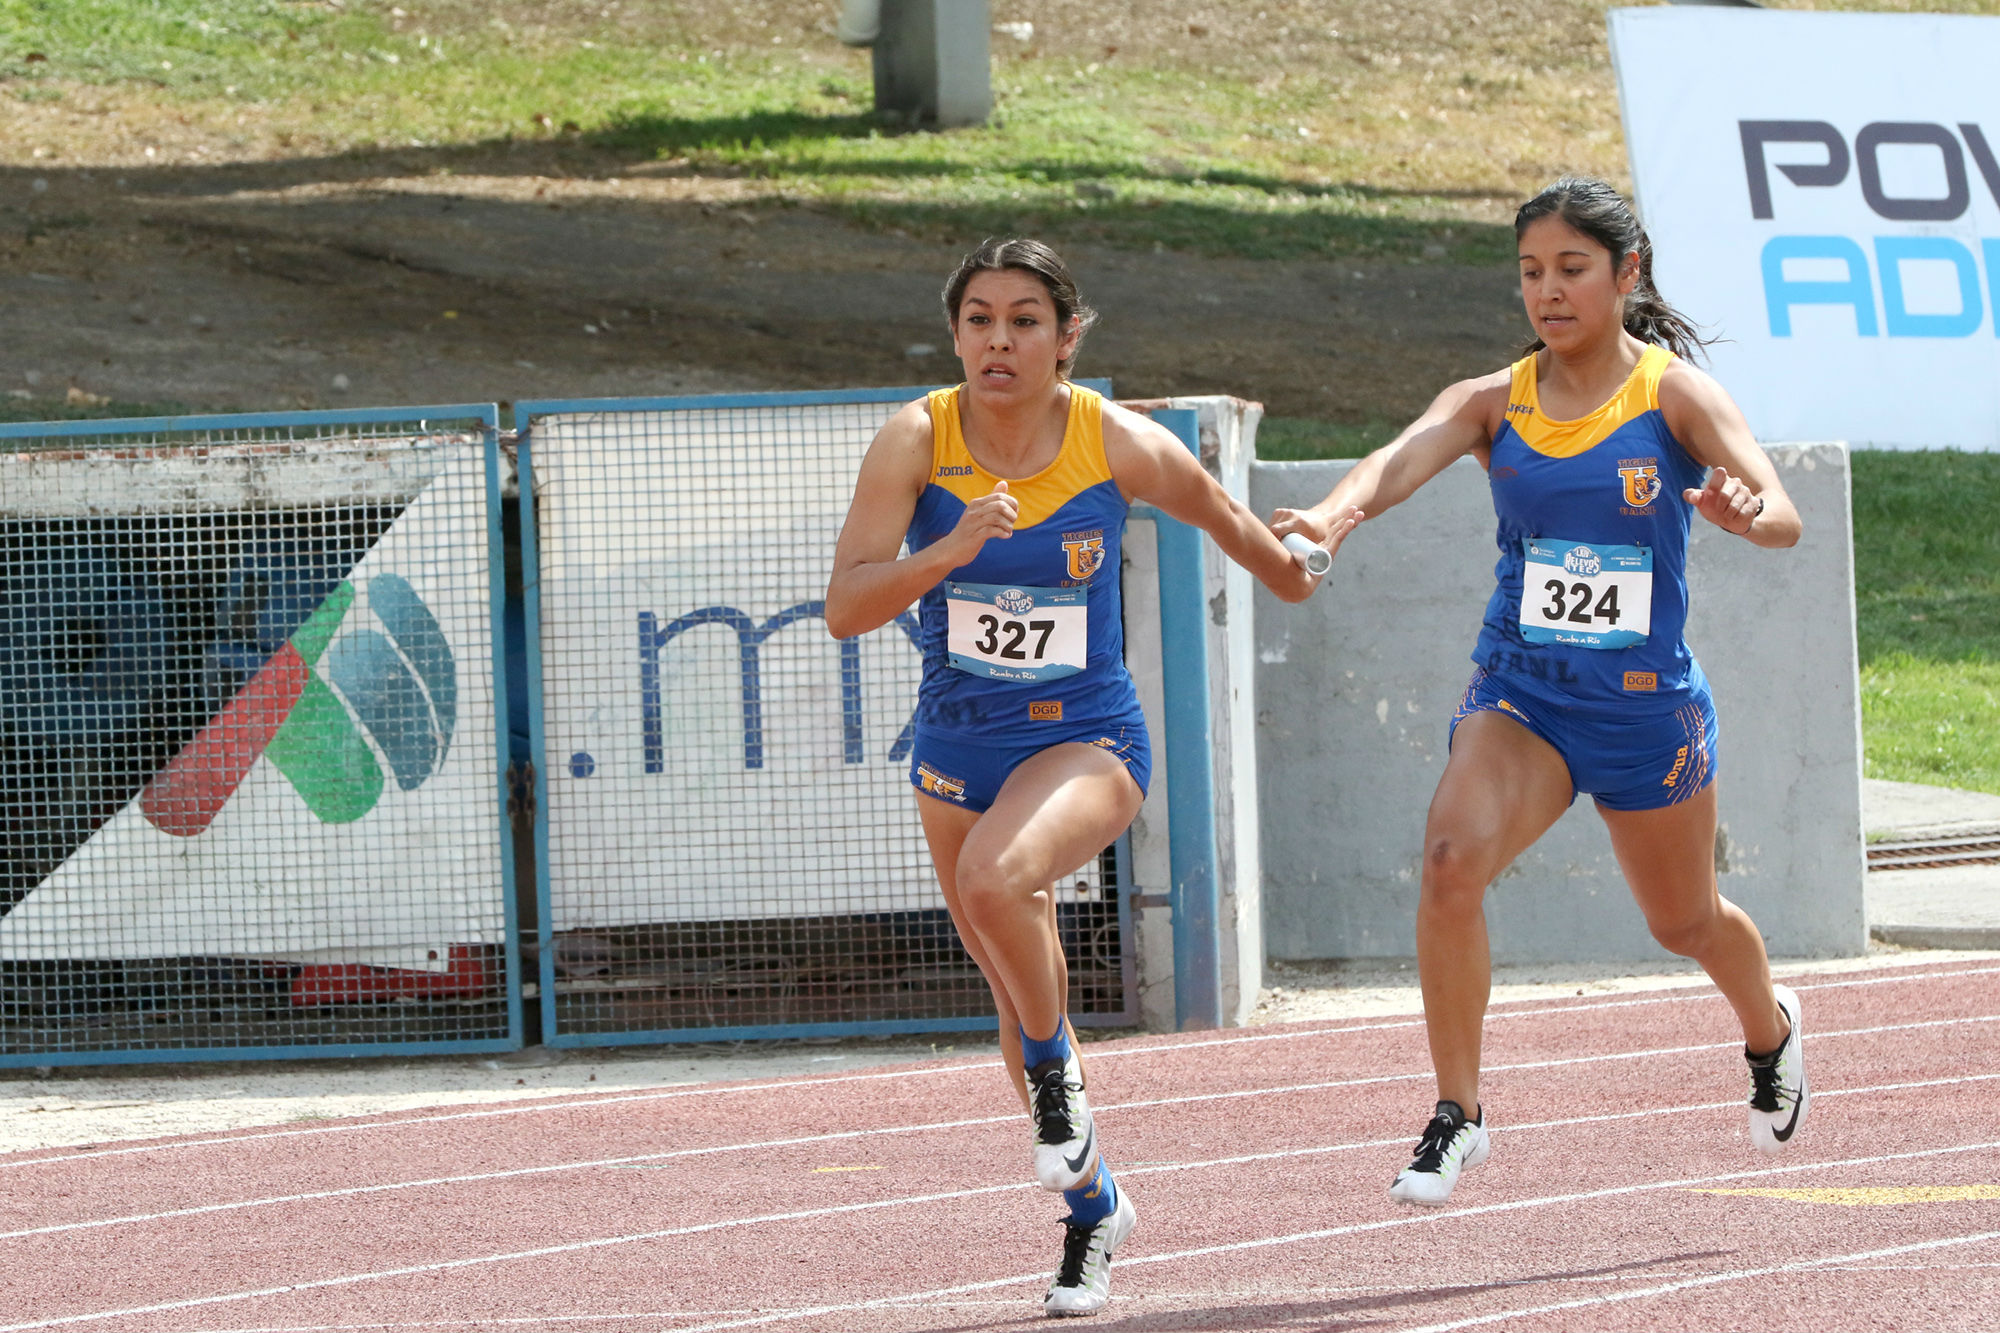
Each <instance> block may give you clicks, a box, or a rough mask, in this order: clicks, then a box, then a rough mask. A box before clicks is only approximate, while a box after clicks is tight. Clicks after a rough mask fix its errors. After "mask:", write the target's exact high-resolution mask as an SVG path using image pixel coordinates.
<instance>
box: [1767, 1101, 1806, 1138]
mask: <svg viewBox="0 0 2000 1333" xmlns="http://www.w3.org/2000/svg"><path fill="white" fill-rule="evenodd" d="M1805 1104H1806V1090H1805V1089H1804V1088H1800V1089H1799V1095H1798V1097H1797V1098H1796V1099H1795V1100H1794V1101H1793V1102H1792V1118H1791V1119H1790V1120H1787V1121H1786V1122H1785V1127H1784V1128H1783V1129H1774V1130H1772V1131H1771V1137H1772V1138H1774V1139H1776V1140H1777V1141H1778V1142H1780V1143H1788V1142H1790V1141H1791V1137H1792V1132H1793V1131H1794V1130H1796V1129H1797V1128H1798V1127H1799V1112H1800V1110H1801V1109H1803V1108H1804V1106H1805Z"/></svg>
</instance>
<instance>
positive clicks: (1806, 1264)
mask: <svg viewBox="0 0 2000 1333" xmlns="http://www.w3.org/2000/svg"><path fill="white" fill-rule="evenodd" d="M1988 1240H2000V1231H1980V1232H1975V1233H1973V1234H1972V1235H1969V1236H1946V1237H1944V1238H1942V1239H1939V1240H1922V1241H1916V1242H1914V1243H1912V1244H1909V1245H1894V1246H1891V1247H1889V1248H1888V1249H1882V1250H1863V1251H1860V1252H1858V1253H1855V1254H1832V1255H1827V1256H1825V1257H1823V1258H1819V1259H1797V1260H1794V1261H1793V1262H1791V1263H1788V1264H1772V1265H1770V1266H1769V1267H1766V1268H1739V1269H1737V1270H1736V1271H1735V1272H1733V1273H1706V1274H1703V1275H1702V1276H1701V1277H1691V1278H1683V1279H1682V1280H1681V1281H1679V1282H1663V1283H1660V1284H1659V1285H1657V1286H1652V1287H1642V1288H1639V1289H1638V1290H1635V1291H1614V1292H1604V1293H1602V1294H1600V1295H1596V1296H1582V1297H1579V1298H1577V1299H1576V1300H1572V1301H1556V1302H1554V1303H1552V1304H1549V1305H1534V1306H1524V1307H1522V1308H1520V1309H1516V1310H1504V1311H1499V1312H1496V1313H1494V1314H1483V1315H1475V1316H1473V1317H1471V1318H1468V1319H1454V1320H1451V1321H1449V1322H1447V1323H1442V1324H1424V1325H1422V1326H1420V1327H1417V1328H1410V1329H1403V1330H1400V1333H1452V1330H1454V1329H1460V1328H1476V1327H1478V1326H1479V1325H1481V1324H1502V1323H1506V1322H1508V1321H1509V1320H1514V1319H1530V1318H1533V1317H1534V1316H1535V1315H1544V1314H1556V1313H1559V1312H1561V1311H1563V1310H1592V1309H1598V1308H1600V1307H1602V1306H1606V1305H1616V1304H1618V1303H1620V1302H1623V1301H1637V1300H1645V1299H1647V1298H1648V1297H1652V1296H1667V1295H1671V1294H1673V1293H1674V1292H1677V1291H1687V1290H1689V1289H1690V1288H1693V1287H1712V1286H1715V1285H1717V1284H1719V1283H1723V1282H1743V1281H1747V1280H1748V1279H1750V1278H1758V1277H1780V1276H1783V1275H1786V1274H1790V1273H1805V1272H1810V1271H1811V1270H1813V1269H1815V1268H1824V1267H1826V1266H1828V1265H1830V1264H1852V1263H1859V1262H1862V1261H1863V1260H1867V1259H1892V1258H1895V1257H1896V1256H1898V1255H1904V1254H1922V1253H1924V1252H1926V1251H1929V1250H1941V1249H1946V1248H1949V1247H1950V1246H1953V1245H1976V1244H1978V1243H1979V1242H1981V1241H1988Z"/></svg>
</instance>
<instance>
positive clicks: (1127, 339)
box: [0, 143, 1526, 421]
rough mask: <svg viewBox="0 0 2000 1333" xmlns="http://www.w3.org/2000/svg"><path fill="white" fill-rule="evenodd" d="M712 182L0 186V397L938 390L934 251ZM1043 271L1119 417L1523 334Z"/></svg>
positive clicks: (1197, 276)
mask: <svg viewBox="0 0 2000 1333" xmlns="http://www.w3.org/2000/svg"><path fill="white" fill-rule="evenodd" d="M621 173H624V174H621ZM741 188H742V186H741V184H740V183H739V182H734V181H730V180H726V179H725V180H718V179H714V178H692V177H688V176H685V175H676V174H675V173H674V172H673V171H672V170H671V168H667V167H662V166H660V165H659V164H646V165H644V166H638V167H635V166H633V165H631V164H629V163H626V164H621V163H619V162H618V161H615V160H612V159H610V158H608V157H605V156H603V155H602V154H600V153H595V152H594V151H593V150H588V149H584V148H580V147H579V148H571V147H568V146H564V145H542V144H533V143H523V144H518V145H513V146H511V147H500V148H496V149H493V150H490V151H488V152H486V153H485V154H484V155H483V156H478V155H468V152H467V151H466V150H458V149H452V150H407V151H398V152H395V153H389V154H382V155H372V156H371V155H349V156H342V157H336V158H320V159H310V158H308V159H292V160H288V161H277V162H268V163H255V164H229V165H218V166H214V167H199V166H173V167H157V168H155V167H135V166H114V167H96V168H92V167H85V166H78V165H74V164H70V163H65V164H62V165H61V166H57V165H55V164H48V165H47V166H46V167H44V166H43V165H42V164H37V163H29V164H26V165H21V166H14V167H0V327H4V328H6V329H7V330H9V332H10V336H9V337H8V338H7V339H6V340H5V343H4V348H5V350H4V353H0V392H8V393H12V394H13V395H14V396H15V397H16V398H20V399H28V400H30V401H43V400H50V399H53V400H57V401H60V400H62V399H63V398H64V397H65V396H66V395H67V394H68V392H69V390H70V389H71V388H72V387H74V388H75V389H77V390H78V391H79V392H80V393H84V394H94V395H100V396H104V397H109V398H112V399H115V400H118V401H121V402H133V403H164V404H179V405H183V406H185V407H187V408H189V409H192V410H239V411H258V410H277V409H291V408H297V407H364V406H399V405H406V404H424V403H449V402H467V401H492V400H496V399H498V400H503V401H507V400H513V399H517V398H524V397H595V396H606V395H631V394H670V393H702V392H714V391H722V390H751V389H807V388H835V387H859V386H877V385H904V384H924V383H935V382H940V381H945V380H948V379H952V378H955V377H956V373H957V371H956V362H955V361H954V360H953V359H952V358H951V356H950V355H949V344H948V339H947V336H946V330H945V327H944V319H943V315H942V313H941V308H940V306H939V304H938V297H937V292H938V288H939V287H940V285H941V284H942V280H943V276H944V274H945V272H946V271H947V270H948V269H949V268H950V266H951V265H952V263H953V262H954V261H955V260H956V259H957V256H958V253H959V251H960V249H961V248H962V247H961V245H960V244H958V243H956V242H954V243H949V244H947V243H941V242H938V241H934V240H925V239H918V238H913V237H909V236H904V235H899V234H895V233H885V232H872V231H866V230H862V229H859V228H857V227H855V226H852V225H849V224H847V223H845V222H844V221H842V220H839V219H837V218H834V217H831V216H829V215H827V214H825V213H821V212H817V211H814V210H812V209H808V208H800V207H770V206H757V205H754V204H751V203H748V202H747V201H745V200H744V199H743V198H742V197H741V196H740V194H739V193H738V192H739V191H740V190H741ZM977 239H978V238H977V237H966V238H964V242H965V244H970V243H971V242H973V241H976V240H977ZM1069 257H1070V259H1071V262H1072V264H1073V265H1074V267H1075V268H1076V269H1077V271H1078V274H1079V278H1080V281H1081V282H1082V284H1083V290H1084V293H1085V296H1086V298H1087V299H1089V300H1090V301H1091V302H1092V303H1093V304H1095V305H1096V306H1097V307H1098V309H1099V310H1100V311H1101V312H1102V313H1103V321H1102V323H1101V324H1100V325H1099V327H1098V329H1097V330H1096V331H1095V332H1094V333H1093V334H1092V335H1091V337H1090V340H1089V343H1088V345H1087V347H1086V348H1085V350H1084V353H1083V357H1082V361H1081V373H1083V374H1086V375H1092V376H1109V377H1111V379H1112V380H1113V381H1114V383H1115V386H1116V389H1117V391H1118V393H1119V394H1120V395H1121V396H1128V397H1151V396H1156V395H1165V394H1187V393H1232V394H1236V395H1239V396H1241V397H1246V398H1252V399H1256V400H1259V401H1262V402H1263V403H1265V404H1266V406H1267V409H1268V410H1269V411H1270V412H1271V413H1273V414H1274V415H1280V416H1291V417H1316V418H1325V419H1330V420H1341V421H1365V420H1371V419H1382V418H1387V419H1401V418H1407V417H1409V416H1410V415H1413V414H1414V413H1415V412H1417V411H1419V410H1421V408H1422V407H1423V406H1424V404H1425V403H1426V402H1428V401H1429V398H1430V397H1431V395H1433V394H1434V393H1435V392H1436V391H1437V390H1438V389H1439V388H1441V387H1442V386H1443V385H1444V384H1445V383H1447V382H1449V381H1450V380H1452V379H1454V378H1458V377H1461V376H1464V375H1467V374H1471V373H1474V372H1476V371H1483V370H1486V369H1490V368H1492V367H1494V366H1497V365H1500V364H1502V363H1504V362H1505V361H1506V360H1507V359H1509V357H1510V355H1511V353H1512V351H1513V349H1514V348H1515V347H1516V346H1518V344H1519V342H1520V341H1521V339H1522V337H1523V335H1524V333H1525V330H1526V326H1525V322H1524V320H1523V319H1522V317H1521V314H1520V308H1519V303H1518V295H1517V293H1516V291H1515V287H1514V283H1513V279H1512V275H1511V274H1510V273H1508V272H1506V271H1504V270H1495V271H1485V270H1468V269H1465V268H1461V267H1454V266H1451V265H1448V264H1445V263H1443V262H1441V261H1440V262H1422V263H1412V262H1409V261H1406V260H1388V261H1385V260H1381V259H1375V260H1368V261H1352V260H1340V259H1331V258H1330V259H1327V260H1318V261H1310V262H1257V261H1244V260H1230V259H1210V258H1202V257H1198V256H1191V255H1186V254H1179V253H1173V252H1163V251H1162V252H1141V253H1134V252H1131V251H1126V250H1121V249H1114V248H1109V247H1097V248H1082V249H1075V250H1072V251H1071V253H1070V255H1069Z"/></svg>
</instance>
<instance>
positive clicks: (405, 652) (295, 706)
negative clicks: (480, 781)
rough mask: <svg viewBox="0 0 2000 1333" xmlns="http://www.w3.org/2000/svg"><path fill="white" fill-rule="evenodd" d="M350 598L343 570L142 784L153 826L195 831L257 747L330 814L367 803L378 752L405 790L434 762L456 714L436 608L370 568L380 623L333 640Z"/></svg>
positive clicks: (143, 804)
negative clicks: (315, 607) (250, 673)
mask: <svg viewBox="0 0 2000 1333" xmlns="http://www.w3.org/2000/svg"><path fill="white" fill-rule="evenodd" d="M353 605H354V585H353V584H351V583H348V582H345V581H343V582H342V583H341V584H340V586H339V587H337V588H335V589H334V590H333V593H332V595H330V596H329V597H328V598H327V599H326V600H325V601H324V602H322V603H321V604H320V606H319V609H318V610H316V611H314V612H313V613H312V615H311V616H309V617H308V618H307V619H306V622H305V623H304V624H303V625H301V626H299V628H298V631H297V632H296V633H294V634H293V635H292V637H291V638H290V639H289V640H288V641H286V643H285V645H284V646H283V647H282V648H280V649H279V650H278V651H277V652H275V653H273V654H272V655H271V658H270V660H269V661H267V662H266V663H265V664H264V666H263V668H262V669H261V670H260V671H258V672H257V674H256V675H255V676H253V677H251V679H250V681H249V683H248V684H246V685H244V687H243V688H242V689H241V690H239V691H237V693H236V696H235V697H234V698H233V699H231V700H230V701H229V703H228V704H227V705H225V706H224V708H223V710H222V711H221V712H220V713H218V714H216V715H215V716H214V717H213V718H211V719H210V720H209V722H208V725H206V726H204V727H203V728H202V729H201V730H200V731H199V732H197V733H196V734H195V737H194V739H193V740H191V741H189V742H188V743H187V745H186V746H185V747H184V748H183V749H182V750H181V752H180V753H179V754H177V755H175V756H174V757H173V760H172V761H171V762H170V763H168V764H167V766H166V767H165V768H164V769H162V770H161V771H160V773H159V775H158V776H157V777H155V778H154V779H153V781H152V782H151V783H149V784H148V785H147V787H146V790H145V791H144V792H143V793H142V794H141V796H140V798H139V808H140V810H141V811H142V812H143V813H144V814H145V816H146V819H147V821H148V822H150V823H151V824H152V825H153V827H154V828H157V829H159V830H160V831H161V832H162V833H169V834H172V835H173V836H174V837H177V838H192V837H194V836H195V835H196V834H198V833H200V832H202V831H203V830H204V829H206V828H207V827H208V826H209V824H210V823H211V822H213V820H214V819H215V817H216V816H217V815H218V814H220V813H221V812H222V807H223V806H224V805H225V804H227V803H228V801H229V798H230V796H231V795H232V794H233V793H234V792H235V791H236V788H237V787H238V786H239V785H240V784H241V783H242V781H243V779H244V778H245V777H247V776H248V775H249V773H250V769H251V768H252V767H253V766H254V765H255V764H256V762H257V760H258V758H259V757H260V756H268V757H269V758H270V760H271V762H272V763H273V764H274V765H276V766H277V769H278V771H279V772H281V773H283V774H284V775H285V777H286V779H287V780H289V781H290V782H291V784H292V787H293V789H294V790H295V791H297V792H298V794H299V796H300V798H301V799H302V800H304V801H305V803H306V808H307V809H309V810H311V811H312V812H313V814H314V815H316V816H318V817H319V818H320V819H321V820H322V821H323V822H325V823H328V824H345V823H350V822H352V821H354V820H356V819H359V818H361V817H362V816H363V815H365V814H367V813H368V812H369V811H370V810H372V809H374V808H375V802H376V801H377V800H378V799H380V797H381V795H382V785H383V775H382V765H381V762H380V761H379V760H378V759H377V758H376V753H377V751H379V752H380V754H381V757H382V758H383V759H386V760H387V761H388V763H389V769H390V771H391V772H392V773H393V774H394V775H395V778H396V785H397V786H398V787H400V788H402V789H403V790H404V791H414V790H415V789H416V788H418V787H420V786H422V785H423V783H424V780H425V779H426V778H428V777H430V776H431V774H433V773H435V772H436V771H437V769H438V766H439V765H440V764H442V763H443V762H444V757H445V752H446V751H447V750H448V749H449V748H450V746H451V736H452V731H453V728H454V727H455V726H456V725H457V721H458V672H457V666H456V663H455V662H454V660H453V658H452V653H451V645H450V643H449V642H448V641H447V640H446V639H445V636H444V631H443V629H441V628H440V627H439V626H438V622H437V617H436V616H434V615H432V614H431V611H430V608H429V607H427V606H425V605H424V603H423V599H422V598H420V597H418V596H417V593H416V590H415V589H414V588H412V587H411V586H410V584H409V582H408V580H406V579H403V578H401V577H400V576H398V575H395V574H377V575H375V576H374V577H373V578H371V579H369V580H368V607H369V610H371V611H372V612H373V613H374V619H375V620H376V621H377V622H378V623H379V624H380V626H381V628H380V629H376V628H374V627H373V626H363V627H360V628H351V629H350V631H349V632H348V633H347V634H345V635H341V636H340V637H339V638H337V639H336V635H338V634H339V631H340V629H341V625H342V622H343V621H344V620H345V619H346V617H347V613H348V611H349V610H350V609H351V608H352V607H353ZM329 681H330V682H331V684H330V685H329V683H328V682H329ZM364 729H365V730H366V732H367V736H365V737H364V736H363V735H362V732H363V730H364ZM370 738H372V739H373V740H374V742H375V745H374V748H372V749H371V748H370V746H369V744H368V741H369V739H370Z"/></svg>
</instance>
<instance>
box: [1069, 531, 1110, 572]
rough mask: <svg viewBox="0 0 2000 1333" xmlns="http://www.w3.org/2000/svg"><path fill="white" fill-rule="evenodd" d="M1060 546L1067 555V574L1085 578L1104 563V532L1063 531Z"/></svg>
mask: <svg viewBox="0 0 2000 1333" xmlns="http://www.w3.org/2000/svg"><path fill="white" fill-rule="evenodd" d="M1062 548H1063V551H1064V553H1065V554H1067V555H1068V556H1069V576H1070V577H1071V578H1073V579H1087V578H1089V577H1090V576H1091V575H1092V574H1095V573H1096V572H1097V567H1098V566H1099V565H1101V564H1103V563H1104V532H1103V530H1102V529H1099V530H1098V531H1096V532H1065V533H1064V534H1063V544H1062Z"/></svg>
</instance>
